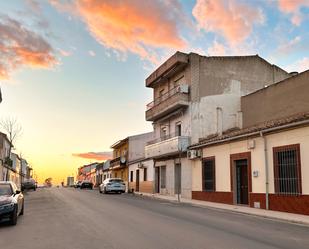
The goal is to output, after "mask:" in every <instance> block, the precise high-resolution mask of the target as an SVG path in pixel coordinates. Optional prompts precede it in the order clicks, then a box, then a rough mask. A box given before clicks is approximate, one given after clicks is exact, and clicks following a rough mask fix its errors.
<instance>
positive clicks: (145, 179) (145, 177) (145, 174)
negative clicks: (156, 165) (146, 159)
mask: <svg viewBox="0 0 309 249" xmlns="http://www.w3.org/2000/svg"><path fill="white" fill-rule="evenodd" d="M146 181H147V168H144V182H146Z"/></svg>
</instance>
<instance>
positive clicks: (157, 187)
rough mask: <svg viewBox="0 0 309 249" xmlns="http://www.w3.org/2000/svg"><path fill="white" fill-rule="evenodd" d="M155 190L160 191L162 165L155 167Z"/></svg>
mask: <svg viewBox="0 0 309 249" xmlns="http://www.w3.org/2000/svg"><path fill="white" fill-rule="evenodd" d="M155 192H156V193H160V167H156V169H155Z"/></svg>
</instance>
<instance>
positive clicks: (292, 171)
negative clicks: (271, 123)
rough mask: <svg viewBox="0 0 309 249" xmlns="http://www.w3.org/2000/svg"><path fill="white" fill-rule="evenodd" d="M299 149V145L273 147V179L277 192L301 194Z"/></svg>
mask: <svg viewBox="0 0 309 249" xmlns="http://www.w3.org/2000/svg"><path fill="white" fill-rule="evenodd" d="M299 150H300V149H299V145H291V146H286V147H284V146H282V147H277V148H276V147H275V148H274V171H275V177H274V180H275V192H276V193H277V194H282V195H299V194H301V174H300V152H299Z"/></svg>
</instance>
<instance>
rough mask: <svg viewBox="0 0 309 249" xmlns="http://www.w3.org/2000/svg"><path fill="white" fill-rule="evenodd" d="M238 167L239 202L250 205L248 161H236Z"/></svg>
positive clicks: (237, 187)
mask: <svg viewBox="0 0 309 249" xmlns="http://www.w3.org/2000/svg"><path fill="white" fill-rule="evenodd" d="M235 167H236V199H237V204H244V205H248V204H249V202H248V200H249V198H248V196H249V191H248V161H247V159H241V160H236V161H235Z"/></svg>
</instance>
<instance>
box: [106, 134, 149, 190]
mask: <svg viewBox="0 0 309 249" xmlns="http://www.w3.org/2000/svg"><path fill="white" fill-rule="evenodd" d="M152 137H153V134H152V133H151V132H149V133H143V134H139V135H135V136H129V137H127V138H125V139H122V140H119V141H118V142H116V143H115V144H113V145H112V146H111V148H112V149H113V159H112V160H111V161H110V167H109V169H110V170H111V171H112V177H115V178H121V179H122V180H123V181H124V182H125V184H126V190H127V191H128V190H131V189H132V188H133V186H132V184H133V183H132V182H131V183H130V184H129V181H131V178H130V179H129V165H131V164H138V163H139V162H140V161H141V160H143V159H144V158H145V156H144V155H145V145H146V143H147V141H149V140H150V139H151V138H152ZM132 167H134V166H132ZM134 172H135V173H136V172H139V171H136V169H135V170H134ZM134 172H133V173H134ZM130 174H132V173H130ZM131 176H132V177H133V175H131ZM132 179H133V178H132ZM138 179H139V178H138ZM143 184H149V183H143ZM129 185H130V186H129ZM133 189H136V188H133Z"/></svg>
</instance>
